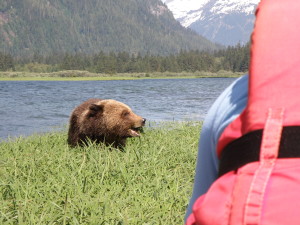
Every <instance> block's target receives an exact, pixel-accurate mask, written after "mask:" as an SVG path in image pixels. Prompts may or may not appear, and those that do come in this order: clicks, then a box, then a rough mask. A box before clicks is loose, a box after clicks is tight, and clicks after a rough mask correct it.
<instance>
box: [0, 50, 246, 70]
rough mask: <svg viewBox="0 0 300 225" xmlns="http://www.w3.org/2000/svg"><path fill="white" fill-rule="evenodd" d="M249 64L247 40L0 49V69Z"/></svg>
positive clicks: (183, 67) (181, 67)
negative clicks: (212, 44)
mask: <svg viewBox="0 0 300 225" xmlns="http://www.w3.org/2000/svg"><path fill="white" fill-rule="evenodd" d="M248 66H249V44H246V45H244V46H242V45H240V44H238V45H237V46H230V47H227V48H225V49H222V50H218V51H214V52H205V51H199V50H193V51H181V52H180V53H178V54H174V55H168V56H160V55H151V54H145V55H141V54H130V53H127V52H118V53H115V52H110V53H105V52H99V53H97V54H92V55H91V54H90V55H88V54H84V53H77V54H70V53H65V54H61V53H56V54H52V55H49V56H43V55H41V54H38V53H35V54H34V55H33V56H32V57H30V58H19V57H15V58H14V57H13V56H11V55H10V54H6V53H3V52H2V53H1V52H0V70H1V71H8V70H15V71H29V72H55V71H60V70H86V71H89V72H94V73H109V74H113V73H136V72H147V73H149V72H166V71H168V72H183V71H187V72H195V71H208V72H217V71H220V70H226V71H232V72H246V71H247V70H248Z"/></svg>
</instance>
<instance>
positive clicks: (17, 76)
mask: <svg viewBox="0 0 300 225" xmlns="http://www.w3.org/2000/svg"><path fill="white" fill-rule="evenodd" d="M242 74H243V73H233V72H229V71H219V72H216V73H211V72H204V71H197V72H181V73H172V72H164V73H119V74H99V73H91V72H88V71H80V70H66V71H59V72H52V73H33V72H14V71H10V72H0V81H8V80H23V81H26V80H45V81H51V80H58V81H60V80H61V81H66V80H67V81H68V80H70V81H82V80H132V79H176V78H177V79H178V78H205V77H239V76H241V75H242Z"/></svg>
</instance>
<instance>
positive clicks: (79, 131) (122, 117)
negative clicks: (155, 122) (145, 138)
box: [68, 98, 146, 148]
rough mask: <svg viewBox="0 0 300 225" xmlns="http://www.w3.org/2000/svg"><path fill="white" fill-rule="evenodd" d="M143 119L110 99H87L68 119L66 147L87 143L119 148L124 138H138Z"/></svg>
mask: <svg viewBox="0 0 300 225" xmlns="http://www.w3.org/2000/svg"><path fill="white" fill-rule="evenodd" d="M145 121H146V119H144V118H142V117H140V116H138V115H136V114H134V113H133V112H132V110H131V109H130V108H129V106H127V105H125V104H123V103H121V102H118V101H115V100H112V99H104V100H103V99H96V98H93V99H89V100H87V101H85V102H83V103H82V104H80V105H79V106H77V107H76V108H75V109H74V110H73V112H72V114H71V117H70V124H69V132H68V144H69V145H70V146H72V147H75V146H77V145H81V146H82V145H84V144H87V141H88V140H91V141H93V142H96V143H100V142H102V143H105V144H106V145H108V146H113V147H115V148H123V147H125V144H126V139H127V138H128V137H138V136H140V130H141V128H142V127H143V126H144V125H145Z"/></svg>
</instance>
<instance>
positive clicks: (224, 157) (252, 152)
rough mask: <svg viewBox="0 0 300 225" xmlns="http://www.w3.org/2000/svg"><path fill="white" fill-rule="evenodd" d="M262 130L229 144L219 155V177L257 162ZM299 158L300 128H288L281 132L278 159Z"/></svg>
mask: <svg viewBox="0 0 300 225" xmlns="http://www.w3.org/2000/svg"><path fill="white" fill-rule="evenodd" d="M262 132H263V130H255V131H252V132H250V133H248V134H245V135H243V136H242V137H240V138H238V139H236V140H234V141H232V142H231V143H229V144H228V145H227V146H226V147H225V148H224V150H223V151H222V153H221V157H220V164H219V176H222V175H224V174H225V173H227V172H229V171H233V170H235V171H236V170H237V169H238V168H240V167H242V166H244V165H246V164H247V163H250V162H255V161H259V152H260V145H261V140H262ZM298 157H300V126H288V127H284V128H283V130H282V136H281V141H280V148H279V155H278V158H298Z"/></svg>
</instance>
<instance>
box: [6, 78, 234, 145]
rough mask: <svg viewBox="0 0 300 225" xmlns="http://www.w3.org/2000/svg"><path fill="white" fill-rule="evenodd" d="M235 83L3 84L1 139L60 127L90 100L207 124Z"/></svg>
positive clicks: (155, 117)
mask: <svg viewBox="0 0 300 225" xmlns="http://www.w3.org/2000/svg"><path fill="white" fill-rule="evenodd" d="M233 80H234V78H203V79H174V80H173V79H172V80H171V79H163V80H130V81H0V140H1V139H2V140H3V139H5V138H7V137H8V136H10V137H14V136H21V135H22V136H26V135H29V134H32V133H36V132H46V131H49V130H53V129H58V128H59V127H60V128H61V127H62V126H64V125H66V124H68V118H69V115H70V113H71V112H72V110H73V109H74V107H76V106H77V105H78V104H80V103H81V102H83V101H85V100H86V99H88V98H105V99H109V98H110V99H116V100H118V101H121V102H124V103H126V104H127V105H129V106H130V107H131V108H132V109H133V111H134V112H135V113H137V114H139V115H141V116H143V117H145V118H147V120H148V121H150V122H151V121H170V120H178V121H179V120H184V121H187V120H203V119H204V117H205V115H206V112H207V110H208V109H209V107H210V106H211V104H212V103H213V101H214V100H215V99H216V97H217V96H218V95H219V94H220V93H221V92H222V91H223V90H224V89H225V88H226V87H227V86H228V85H229V84H230V83H232V81H233Z"/></svg>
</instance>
